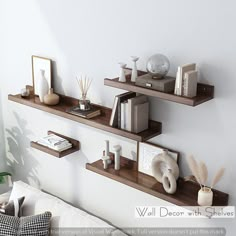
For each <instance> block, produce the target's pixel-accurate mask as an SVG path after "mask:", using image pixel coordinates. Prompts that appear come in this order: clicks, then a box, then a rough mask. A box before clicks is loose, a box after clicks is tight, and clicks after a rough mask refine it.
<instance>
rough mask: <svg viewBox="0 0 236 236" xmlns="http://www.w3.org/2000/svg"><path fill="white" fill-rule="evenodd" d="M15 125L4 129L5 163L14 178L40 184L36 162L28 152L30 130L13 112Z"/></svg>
mask: <svg viewBox="0 0 236 236" xmlns="http://www.w3.org/2000/svg"><path fill="white" fill-rule="evenodd" d="M13 114H14V116H15V118H16V121H17V126H16V127H12V128H11V129H6V136H7V137H6V139H7V142H8V148H9V149H8V151H7V165H8V166H9V168H10V171H11V172H12V174H13V179H14V180H19V179H20V180H22V181H24V182H25V183H28V184H31V185H34V186H40V182H39V179H38V177H37V166H38V165H39V164H38V162H37V161H36V160H35V159H34V158H33V156H32V155H31V154H30V151H29V150H30V146H29V145H30V139H29V138H28V136H29V135H30V134H32V132H31V131H30V130H29V129H27V122H26V121H25V120H23V119H21V118H20V117H19V115H18V114H17V113H16V112H14V113H13Z"/></svg>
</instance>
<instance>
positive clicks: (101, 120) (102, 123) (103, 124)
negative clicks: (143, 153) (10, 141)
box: [8, 94, 162, 142]
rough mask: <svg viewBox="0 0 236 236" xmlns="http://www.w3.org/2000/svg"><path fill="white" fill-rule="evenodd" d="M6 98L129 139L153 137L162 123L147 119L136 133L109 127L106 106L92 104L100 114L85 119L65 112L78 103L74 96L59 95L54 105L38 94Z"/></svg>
mask: <svg viewBox="0 0 236 236" xmlns="http://www.w3.org/2000/svg"><path fill="white" fill-rule="evenodd" d="M8 99H9V100H10V101H13V102H17V103H20V104H23V105H26V106H30V107H33V108H36V109H39V110H42V111H45V112H48V113H51V114H54V115H57V116H60V117H63V118H66V119H69V120H73V121H76V122H79V123H82V124H85V125H88V126H91V127H94V128H97V129H100V130H104V131H107V132H110V133H113V134H116V135H120V136H123V137H126V138H129V139H133V140H136V141H139V142H143V141H146V140H148V139H150V138H153V137H155V136H157V135H160V134H161V130H162V124H161V123H160V122H157V121H152V120H150V121H149V129H148V130H145V131H143V132H140V133H138V134H135V133H131V132H128V131H125V130H121V129H118V128H114V127H111V126H110V125H109V121H110V117H111V112H112V110H111V109H110V108H107V107H103V106H99V105H94V106H96V107H99V108H100V109H101V111H102V112H101V113H102V114H101V115H100V116H97V117H94V118H92V119H85V118H82V117H79V116H76V115H72V114H69V113H67V112H66V111H67V109H68V108H71V107H72V106H75V105H77V104H78V100H77V99H75V98H71V97H67V96H63V95H60V103H59V104H58V105H56V106H47V105H45V104H43V103H41V102H40V101H39V98H38V96H31V97H30V98H27V99H25V98H22V97H21V95H20V94H18V95H8Z"/></svg>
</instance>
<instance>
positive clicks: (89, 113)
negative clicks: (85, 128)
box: [67, 106, 101, 119]
mask: <svg viewBox="0 0 236 236" xmlns="http://www.w3.org/2000/svg"><path fill="white" fill-rule="evenodd" d="M67 112H68V113H70V114H73V115H76V116H80V117H83V118H86V119H91V118H93V117H96V116H99V115H101V110H100V109H99V108H97V107H94V106H91V109H90V110H88V111H84V110H81V109H80V108H79V107H78V106H75V107H72V108H70V109H68V110H67Z"/></svg>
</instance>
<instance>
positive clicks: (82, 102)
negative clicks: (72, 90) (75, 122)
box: [77, 76, 92, 111]
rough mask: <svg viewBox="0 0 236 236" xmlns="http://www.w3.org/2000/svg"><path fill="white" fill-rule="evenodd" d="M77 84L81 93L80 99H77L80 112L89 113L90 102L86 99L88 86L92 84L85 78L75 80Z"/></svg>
mask: <svg viewBox="0 0 236 236" xmlns="http://www.w3.org/2000/svg"><path fill="white" fill-rule="evenodd" d="M77 82H78V84H79V88H80V92H81V98H80V99H79V107H80V110H82V111H89V110H90V109H91V105H90V100H89V99H88V97H87V94H88V90H89V88H90V85H91V83H92V80H90V79H89V78H87V77H86V76H85V77H84V78H82V77H81V78H80V79H78V78H77Z"/></svg>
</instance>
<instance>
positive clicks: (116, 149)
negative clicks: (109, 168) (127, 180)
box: [113, 145, 121, 170]
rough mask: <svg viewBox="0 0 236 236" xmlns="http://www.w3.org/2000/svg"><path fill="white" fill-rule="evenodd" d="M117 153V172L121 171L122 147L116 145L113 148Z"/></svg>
mask: <svg viewBox="0 0 236 236" xmlns="http://www.w3.org/2000/svg"><path fill="white" fill-rule="evenodd" d="M113 149H114V151H115V170H119V169H120V151H121V146H120V145H115V146H114V147H113Z"/></svg>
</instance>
